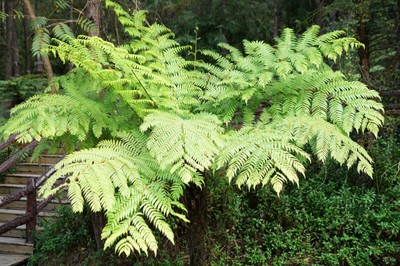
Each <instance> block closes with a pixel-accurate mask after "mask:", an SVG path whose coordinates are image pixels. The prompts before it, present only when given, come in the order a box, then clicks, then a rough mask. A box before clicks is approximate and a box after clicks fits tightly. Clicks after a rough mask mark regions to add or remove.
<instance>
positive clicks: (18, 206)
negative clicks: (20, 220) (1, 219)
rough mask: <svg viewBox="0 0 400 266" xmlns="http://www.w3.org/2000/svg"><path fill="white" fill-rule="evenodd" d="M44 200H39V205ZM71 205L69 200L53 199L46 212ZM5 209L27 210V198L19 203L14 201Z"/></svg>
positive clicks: (4, 207) (1, 196) (0, 196)
mask: <svg viewBox="0 0 400 266" xmlns="http://www.w3.org/2000/svg"><path fill="white" fill-rule="evenodd" d="M5 196H6V195H0V199H1V198H3V197H5ZM42 201H43V199H40V198H39V199H37V204H40V202H42ZM66 204H69V200H68V199H66V198H65V199H57V198H55V199H53V200H52V201H51V202H49V204H48V205H47V206H46V207H45V208H44V211H55V210H56V209H57V208H58V207H60V206H61V205H66ZM3 209H15V210H26V197H23V198H21V199H19V200H17V201H13V202H11V203H9V204H7V205H5V206H3Z"/></svg>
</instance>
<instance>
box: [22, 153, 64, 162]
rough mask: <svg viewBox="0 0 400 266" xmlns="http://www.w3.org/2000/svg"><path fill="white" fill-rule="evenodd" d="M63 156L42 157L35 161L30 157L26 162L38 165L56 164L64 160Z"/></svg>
mask: <svg viewBox="0 0 400 266" xmlns="http://www.w3.org/2000/svg"><path fill="white" fill-rule="evenodd" d="M62 157H63V155H41V156H39V157H37V158H35V159H32V157H28V158H26V159H25V162H28V163H38V164H56V163H57V162H59V161H60V160H61V159H62Z"/></svg>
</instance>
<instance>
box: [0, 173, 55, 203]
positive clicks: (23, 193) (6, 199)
mask: <svg viewBox="0 0 400 266" xmlns="http://www.w3.org/2000/svg"><path fill="white" fill-rule="evenodd" d="M54 172H55V170H54V167H51V168H50V169H49V170H48V171H47V172H46V173H45V174H44V175H42V176H41V177H39V178H38V180H37V181H36V184H35V185H28V186H26V187H24V188H21V189H19V190H17V191H15V192H14V193H12V194H10V195H7V196H5V197H3V198H1V199H0V208H1V207H3V206H5V205H7V204H9V203H11V202H13V201H17V200H19V199H20V198H22V197H23V196H26V195H27V194H29V193H31V192H32V191H33V190H35V189H36V188H37V187H39V186H41V185H42V184H43V183H44V182H45V181H46V180H47V179H48V178H49V177H50V176H51V175H52V174H54Z"/></svg>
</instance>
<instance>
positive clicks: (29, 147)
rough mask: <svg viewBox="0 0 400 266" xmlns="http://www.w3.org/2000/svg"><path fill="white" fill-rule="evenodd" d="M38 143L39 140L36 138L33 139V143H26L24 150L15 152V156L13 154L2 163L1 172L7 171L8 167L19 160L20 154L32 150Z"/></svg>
mask: <svg viewBox="0 0 400 266" xmlns="http://www.w3.org/2000/svg"><path fill="white" fill-rule="evenodd" d="M37 145H38V142H37V141H36V140H34V141H32V142H31V143H29V144H28V145H26V146H25V147H24V148H23V149H22V150H20V151H18V152H17V153H16V154H14V155H13V156H11V157H10V158H9V159H8V160H7V161H5V162H4V163H2V164H1V165H0V173H3V172H5V171H6V170H7V169H8V168H10V167H11V166H13V165H14V164H15V163H17V162H18V159H19V156H20V155H21V154H22V153H23V152H26V151H30V150H32V149H33V148H35V147H36V146H37Z"/></svg>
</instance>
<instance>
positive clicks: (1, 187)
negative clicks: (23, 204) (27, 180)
mask: <svg viewBox="0 0 400 266" xmlns="http://www.w3.org/2000/svg"><path fill="white" fill-rule="evenodd" d="M24 187H26V184H25V185H23V184H0V194H2V195H7V194H11V193H14V192H15V191H17V190H19V189H21V188H24Z"/></svg>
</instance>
